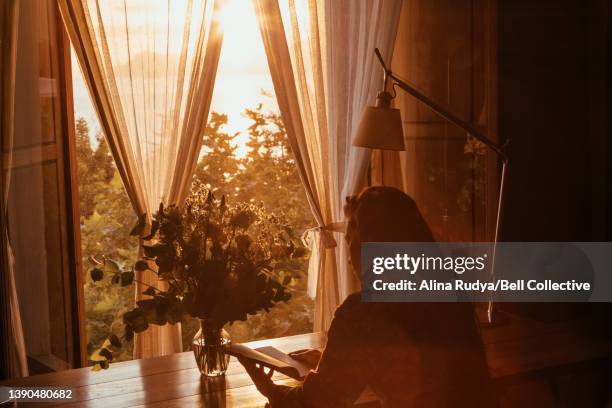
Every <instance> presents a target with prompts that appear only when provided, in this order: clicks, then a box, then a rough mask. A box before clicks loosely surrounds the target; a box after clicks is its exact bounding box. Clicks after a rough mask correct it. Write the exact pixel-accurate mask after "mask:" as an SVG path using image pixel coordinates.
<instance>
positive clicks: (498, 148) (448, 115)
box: [374, 48, 508, 163]
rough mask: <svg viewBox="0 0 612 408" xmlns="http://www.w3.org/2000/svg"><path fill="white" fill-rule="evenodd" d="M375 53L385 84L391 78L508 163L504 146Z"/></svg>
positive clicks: (378, 52)
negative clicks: (382, 70) (438, 101)
mask: <svg viewBox="0 0 612 408" xmlns="http://www.w3.org/2000/svg"><path fill="white" fill-rule="evenodd" d="M374 52H375V53H376V56H377V57H378V60H379V62H380V64H381V65H382V67H383V69H384V71H385V83H386V79H387V78H391V80H393V82H394V83H396V84H397V85H398V86H399V87H400V88H401V89H403V90H404V91H406V92H408V93H409V94H410V95H412V96H414V97H415V98H416V99H418V100H419V101H421V102H422V103H424V104H425V105H427V107H429V108H430V109H431V110H433V111H434V112H436V113H437V114H438V115H440V116H442V117H443V118H445V119H446V120H448V121H449V122H451V123H453V124H455V125H457V126H459V127H460V128H461V129H463V130H465V131H466V132H467V133H469V134H470V135H472V136H473V137H475V138H476V139H478V140H480V141H481V142H482V143H484V144H485V145H487V146H488V147H489V148H491V149H492V150H494V151H495V152H496V153H497V154H498V155H499V156H500V157H501V159H502V160H503V161H504V162H505V163H507V162H508V155H507V154H506V152H504V150H503V146H500V145H499V144H497V143H495V142H494V141H492V140H491V139H489V138H488V137H487V136H485V135H484V134H483V133H482V132H480V131H479V130H478V129H476V128H475V127H474V126H473V125H472V124H470V123H468V122H466V121H464V120H461V119H459V118H458V117H457V116H456V115H455V114H453V113H452V112H450V111H449V110H448V109H446V108H445V107H443V106H442V105H440V104H438V103H437V102H435V101H433V100H432V99H430V98H428V97H427V96H425V95H423V94H422V93H421V92H419V91H418V90H417V89H416V88H414V87H412V86H410V85H408V84H407V83H406V82H404V81H402V80H401V79H400V78H398V77H397V76H396V75H395V74H394V73H393V72H392V71H391V70H390V69H389V68H387V66H386V65H385V63H384V61H383V59H382V55H381V54H380V51H379V50H378V48H375V49H374Z"/></svg>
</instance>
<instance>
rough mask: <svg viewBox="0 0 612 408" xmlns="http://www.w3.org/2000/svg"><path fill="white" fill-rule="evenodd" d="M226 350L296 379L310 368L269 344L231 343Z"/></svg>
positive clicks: (302, 376)
mask: <svg viewBox="0 0 612 408" xmlns="http://www.w3.org/2000/svg"><path fill="white" fill-rule="evenodd" d="M227 352H228V354H230V355H232V356H235V357H244V358H248V359H249V360H253V361H255V362H257V363H259V364H261V365H262V366H264V367H268V368H273V369H274V370H276V371H278V372H279V373H282V374H285V375H286V376H288V377H291V378H295V379H296V380H303V379H304V377H306V374H308V372H309V371H310V369H311V368H312V367H310V366H308V365H307V364H305V363H302V362H301V361H297V360H295V359H293V358H291V357H290V356H289V355H287V354H285V353H283V352H282V351H280V350H278V349H276V348H274V347H271V346H267V347H260V348H257V349H252V348H250V347H247V346H245V345H244V344H237V343H231V344H230V346H229V349H228V350H227Z"/></svg>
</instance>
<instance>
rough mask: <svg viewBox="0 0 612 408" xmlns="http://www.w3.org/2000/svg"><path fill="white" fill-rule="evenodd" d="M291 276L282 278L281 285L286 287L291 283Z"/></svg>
mask: <svg viewBox="0 0 612 408" xmlns="http://www.w3.org/2000/svg"><path fill="white" fill-rule="evenodd" d="M291 279H292V278H291V275H285V277H284V278H283V285H288V284H290V283H291Z"/></svg>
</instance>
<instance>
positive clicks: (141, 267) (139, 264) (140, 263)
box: [134, 259, 149, 272]
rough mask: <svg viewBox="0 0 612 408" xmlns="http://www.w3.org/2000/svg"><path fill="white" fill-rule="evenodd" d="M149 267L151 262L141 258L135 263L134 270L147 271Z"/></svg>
mask: <svg viewBox="0 0 612 408" xmlns="http://www.w3.org/2000/svg"><path fill="white" fill-rule="evenodd" d="M147 269H149V264H148V263H147V261H145V260H142V259H141V260H140V261H138V262H136V263H135V264H134V270H135V271H138V272H142V271H146V270H147Z"/></svg>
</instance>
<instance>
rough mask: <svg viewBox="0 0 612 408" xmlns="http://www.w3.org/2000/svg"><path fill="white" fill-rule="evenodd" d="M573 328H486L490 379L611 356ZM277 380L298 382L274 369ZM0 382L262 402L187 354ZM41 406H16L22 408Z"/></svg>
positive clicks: (165, 402) (220, 403)
mask: <svg viewBox="0 0 612 408" xmlns="http://www.w3.org/2000/svg"><path fill="white" fill-rule="evenodd" d="M575 333H576V330H568V325H567V323H555V324H541V323H535V322H529V321H521V322H520V324H516V323H514V324H509V325H505V326H501V327H497V328H488V329H483V333H482V334H483V341H484V343H485V347H486V351H487V358H488V362H489V368H490V370H491V374H492V376H493V377H494V379H497V380H504V379H508V378H512V377H513V376H517V375H521V374H523V373H526V372H534V371H538V370H546V369H550V368H554V367H559V366H564V365H572V364H577V363H581V362H584V361H591V360H595V359H607V358H610V357H612V343H610V342H609V341H605V340H601V339H594V338H591V337H589V336H586V335H577V334H575ZM324 341H325V336H324V335H323V334H322V333H312V334H304V335H298V336H291V337H284V338H278V339H271V340H263V341H257V342H252V343H249V346H251V347H262V346H274V347H276V348H278V349H280V350H282V351H285V352H290V351H294V350H298V349H304V348H321V347H323V345H324ZM274 380H275V381H276V382H277V383H279V384H295V381H294V380H292V379H290V378H287V377H285V376H283V375H281V374H278V373H277V374H275V375H274ZM2 385H13V386H65V387H71V388H73V389H74V392H75V395H76V400H73V401H72V402H70V403H67V404H64V405H63V406H75V407H76V406H79V407H80V406H82V407H102V408H112V407H133V406H146V407H192V406H193V407H202V406H204V407H262V406H263V405H264V404H265V402H266V400H265V399H264V398H263V397H262V396H261V395H260V394H259V393H258V392H257V390H256V389H255V386H254V385H253V383H252V382H251V379H250V378H249V376H248V375H247V374H246V372H245V371H244V369H243V368H242V366H241V365H240V364H239V363H238V362H237V361H236V360H235V359H234V358H232V359H231V361H230V365H229V368H228V371H227V375H226V376H225V377H222V378H217V379H212V380H211V379H202V378H201V377H200V373H199V372H198V369H197V368H196V366H195V360H194V358H193V354H192V353H191V352H184V353H179V354H174V355H171V356H164V357H156V358H149V359H142V360H134V361H126V362H120V363H114V364H112V365H111V367H110V369H108V370H104V371H98V372H93V371H92V370H91V369H90V368H81V369H75V370H67V371H61V372H57V373H51V374H43V375H38V376H32V377H28V378H24V379H19V380H15V381H9V382H5V383H3V384H2ZM39 405H40V404H25V403H19V407H28V406H39ZM47 406H48V405H47Z"/></svg>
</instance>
